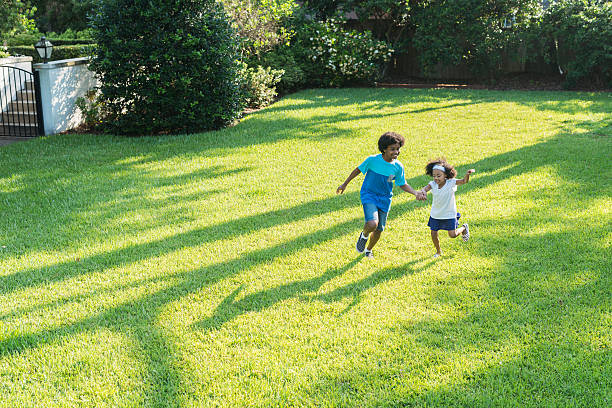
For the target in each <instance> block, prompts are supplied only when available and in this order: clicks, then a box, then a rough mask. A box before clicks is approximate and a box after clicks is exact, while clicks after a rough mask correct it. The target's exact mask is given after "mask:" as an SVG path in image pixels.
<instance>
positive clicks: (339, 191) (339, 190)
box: [336, 167, 361, 194]
mask: <svg viewBox="0 0 612 408" xmlns="http://www.w3.org/2000/svg"><path fill="white" fill-rule="evenodd" d="M360 173H361V170H359V167H355V170H353V171H352V172H351V174H349V176H348V178H347V179H346V181H345V182H344V183H342V184H340V186H338V188H337V189H336V194H342V193H344V189H346V186H347V185H348V183H350V182H351V180H352V179H354V178H355V177H357V176H358V175H359V174H360Z"/></svg>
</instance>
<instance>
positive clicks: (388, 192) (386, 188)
mask: <svg viewBox="0 0 612 408" xmlns="http://www.w3.org/2000/svg"><path fill="white" fill-rule="evenodd" d="M357 168H358V169H359V170H360V171H361V172H362V173H363V174H365V179H364V180H363V184H362V185H361V202H362V203H363V204H365V203H371V204H375V205H376V206H377V207H378V208H379V209H380V210H381V211H385V212H388V211H389V208H390V207H391V197H393V181H395V185H396V186H398V187H399V186H403V185H404V184H406V179H405V177H404V166H403V165H402V163H400V162H399V161H397V160H393V161H392V162H391V163H389V162H388V161H385V159H383V157H382V154H375V155H372V156H369V157H368V158H367V159H365V160H364V161H363V163H361V164H360V165H359V166H358V167H357Z"/></svg>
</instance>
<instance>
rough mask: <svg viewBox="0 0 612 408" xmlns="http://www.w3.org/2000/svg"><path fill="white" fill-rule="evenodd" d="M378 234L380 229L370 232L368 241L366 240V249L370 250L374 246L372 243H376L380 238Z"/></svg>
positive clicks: (380, 232)
mask: <svg viewBox="0 0 612 408" xmlns="http://www.w3.org/2000/svg"><path fill="white" fill-rule="evenodd" d="M380 234H382V231H380V230H376V231H374V232H373V233H372V235H370V241H369V242H368V251H371V250H372V248H374V245H376V243H377V242H378V240H379V239H380Z"/></svg>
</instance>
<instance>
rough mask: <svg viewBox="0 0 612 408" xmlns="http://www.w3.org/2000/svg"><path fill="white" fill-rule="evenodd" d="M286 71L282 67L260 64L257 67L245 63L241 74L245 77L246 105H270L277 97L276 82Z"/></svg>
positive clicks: (252, 106) (259, 106) (251, 106)
mask: <svg viewBox="0 0 612 408" xmlns="http://www.w3.org/2000/svg"><path fill="white" fill-rule="evenodd" d="M284 72H285V71H283V70H282V69H280V70H277V69H272V68H270V67H268V68H264V67H262V66H261V65H258V66H257V67H255V68H250V67H247V65H246V64H244V66H243V69H242V71H241V76H242V77H243V79H244V82H243V83H244V85H243V87H244V88H243V89H244V94H245V100H246V105H247V106H248V107H249V108H261V107H264V106H267V105H269V104H270V103H271V102H272V101H273V100H274V98H275V97H276V95H277V94H276V88H275V86H276V84H277V83H278V82H279V81H280V79H281V77H282V75H283V74H284Z"/></svg>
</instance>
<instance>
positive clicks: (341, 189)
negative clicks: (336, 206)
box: [336, 183, 346, 194]
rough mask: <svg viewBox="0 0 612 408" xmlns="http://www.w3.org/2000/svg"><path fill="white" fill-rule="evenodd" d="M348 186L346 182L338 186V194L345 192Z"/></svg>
mask: <svg viewBox="0 0 612 408" xmlns="http://www.w3.org/2000/svg"><path fill="white" fill-rule="evenodd" d="M345 188H346V183H342V184H340V186H338V188H337V189H336V194H342V193H344V189H345Z"/></svg>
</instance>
